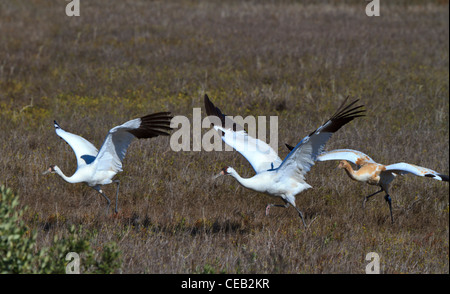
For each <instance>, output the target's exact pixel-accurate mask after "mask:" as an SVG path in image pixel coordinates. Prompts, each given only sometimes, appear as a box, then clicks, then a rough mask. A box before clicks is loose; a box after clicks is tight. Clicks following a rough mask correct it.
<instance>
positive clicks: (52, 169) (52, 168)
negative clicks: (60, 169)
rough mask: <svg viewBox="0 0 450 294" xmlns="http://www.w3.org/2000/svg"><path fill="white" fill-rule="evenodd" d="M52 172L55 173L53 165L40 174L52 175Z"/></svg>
mask: <svg viewBox="0 0 450 294" xmlns="http://www.w3.org/2000/svg"><path fill="white" fill-rule="evenodd" d="M54 172H56V170H55V165H50V166H49V168H48V169H47V170H46V171H44V172H43V173H42V174H43V175H46V174H48V173H54Z"/></svg>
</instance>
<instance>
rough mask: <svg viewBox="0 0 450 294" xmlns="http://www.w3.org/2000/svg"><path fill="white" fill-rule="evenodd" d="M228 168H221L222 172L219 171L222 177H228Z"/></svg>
mask: <svg viewBox="0 0 450 294" xmlns="http://www.w3.org/2000/svg"><path fill="white" fill-rule="evenodd" d="M228 168H229V166H226V167H224V168H222V170H221V171H220V173H221V174H222V175H224V176H225V175H229V174H230V173H229V172H228Z"/></svg>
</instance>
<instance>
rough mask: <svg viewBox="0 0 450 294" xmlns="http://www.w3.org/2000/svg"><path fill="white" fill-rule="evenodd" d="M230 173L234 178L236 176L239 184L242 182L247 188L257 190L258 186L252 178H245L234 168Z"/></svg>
mask: <svg viewBox="0 0 450 294" xmlns="http://www.w3.org/2000/svg"><path fill="white" fill-rule="evenodd" d="M230 175H231V176H232V177H233V178H235V179H236V180H237V181H238V182H239V184H241V185H242V186H244V187H245V188H248V189H252V190H257V187H254V183H253V181H252V178H248V179H247V178H243V177H241V176H240V175H239V174H238V173H237V172H236V171H235V170H232V171H231V172H230Z"/></svg>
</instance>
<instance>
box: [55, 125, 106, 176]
mask: <svg viewBox="0 0 450 294" xmlns="http://www.w3.org/2000/svg"><path fill="white" fill-rule="evenodd" d="M54 124H55V131H56V134H57V135H58V136H60V137H61V138H62V139H64V141H66V142H67V144H69V145H70V147H72V150H73V152H74V153H75V156H76V158H77V166H78V168H80V167H81V166H83V165H86V164H87V163H90V162H91V161H93V160H94V158H95V157H96V156H97V153H98V150H97V148H95V146H94V145H92V143H91V142H89V141H88V140H86V139H85V138H83V137H81V136H78V135H75V134H72V133H69V132H67V131H64V130H63V129H61V127H60V126H59V125H58V123H56V121H55V122H54Z"/></svg>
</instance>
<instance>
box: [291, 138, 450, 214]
mask: <svg viewBox="0 0 450 294" xmlns="http://www.w3.org/2000/svg"><path fill="white" fill-rule="evenodd" d="M288 148H289V147H288ZM316 160H317V161H327V160H340V162H339V166H338V168H339V169H344V170H345V171H346V172H347V175H348V176H349V177H350V178H351V179H352V180H355V181H359V182H365V183H367V184H369V185H376V186H379V187H380V188H381V189H380V190H379V191H377V192H375V193H373V194H370V195H368V196H366V197H364V201H363V207H364V205H365V203H366V201H367V200H368V199H369V198H370V197H372V196H373V195H375V194H378V193H380V192H382V191H384V192H385V193H386V195H385V196H384V199H385V200H386V202H387V203H388V204H389V211H390V214H391V222H392V223H393V222H394V218H393V216H392V204H391V202H392V200H391V197H390V195H389V184H390V183H391V182H392V181H393V180H394V179H395V177H396V175H404V174H413V175H416V176H420V177H428V178H433V179H435V180H439V181H446V182H448V179H449V178H448V176H447V175H443V174H440V173H438V172H436V171H434V170H431V169H428V168H425V167H421V166H417V165H414V164H410V163H404V162H400V163H394V164H390V165H383V164H380V163H376V162H375V161H374V160H373V159H372V158H370V157H369V156H368V155H366V154H364V153H362V152H360V151H357V150H351V149H336V150H332V151H328V152H323V153H322V154H320V155H319V156H318V157H317V159H316ZM348 161H350V162H352V163H353V164H356V165H357V166H358V167H359V169H358V170H354V169H353V168H352V166H351V165H350V163H348Z"/></svg>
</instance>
